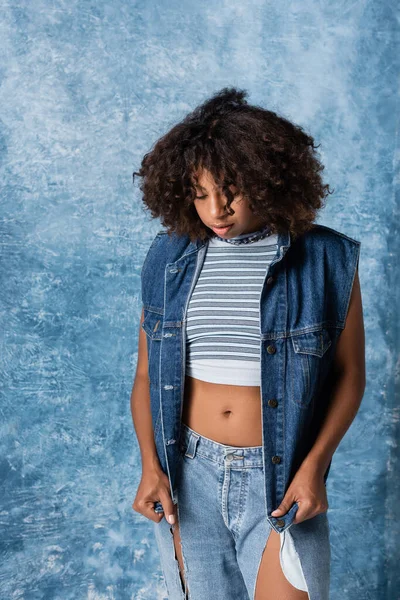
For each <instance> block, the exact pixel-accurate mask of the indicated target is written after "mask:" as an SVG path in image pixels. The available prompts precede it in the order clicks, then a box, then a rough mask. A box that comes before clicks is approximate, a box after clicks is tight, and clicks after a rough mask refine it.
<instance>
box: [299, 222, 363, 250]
mask: <svg viewBox="0 0 400 600" xmlns="http://www.w3.org/2000/svg"><path fill="white" fill-rule="evenodd" d="M302 238H303V240H304V242H306V243H307V242H309V241H310V242H314V241H315V242H326V243H329V242H331V243H339V244H340V243H346V242H348V244H349V245H352V246H360V245H361V242H360V241H359V240H356V239H355V238H352V237H350V236H349V235H346V234H345V233H342V232H341V231H338V230H337V229H333V228H332V227H328V226H327V225H321V224H319V223H315V224H314V226H313V228H312V229H310V231H308V232H307V233H305V234H304V235H303V236H301V237H300V239H302Z"/></svg>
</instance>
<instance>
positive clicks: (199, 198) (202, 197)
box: [195, 196, 207, 200]
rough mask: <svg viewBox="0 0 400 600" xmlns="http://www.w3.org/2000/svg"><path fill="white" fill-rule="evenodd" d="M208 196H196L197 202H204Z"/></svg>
mask: <svg viewBox="0 0 400 600" xmlns="http://www.w3.org/2000/svg"><path fill="white" fill-rule="evenodd" d="M204 198H207V196H196V198H195V200H204Z"/></svg>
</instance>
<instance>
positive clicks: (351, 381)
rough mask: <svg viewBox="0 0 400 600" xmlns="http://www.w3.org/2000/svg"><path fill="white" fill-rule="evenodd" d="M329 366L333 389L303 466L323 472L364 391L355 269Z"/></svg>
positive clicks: (363, 352) (361, 314) (361, 327)
mask: <svg viewBox="0 0 400 600" xmlns="http://www.w3.org/2000/svg"><path fill="white" fill-rule="evenodd" d="M333 369H334V370H335V372H336V373H337V376H336V377H335V381H336V384H335V390H334V393H333V394H332V397H331V401H330V404H329V408H328V411H327V415H326V418H325V420H324V423H323V426H322V427H321V431H320V433H319V435H318V437H317V439H316V441H315V443H314V445H313V447H312V449H311V450H310V452H309V454H308V455H307V457H306V459H305V460H304V461H303V463H302V466H303V465H305V466H306V465H310V466H311V467H312V468H314V469H317V470H318V471H320V473H321V474H324V472H325V470H326V469H327V467H328V464H329V461H330V460H331V458H332V456H333V454H334V452H335V450H336V448H337V447H338V445H339V443H340V441H341V439H342V438H343V436H344V434H345V433H346V431H347V430H348V428H349V427H350V425H351V423H352V421H353V419H354V417H355V416H356V414H357V412H358V409H359V407H360V404H361V400H362V397H363V395H364V390H365V380H366V377H365V337H364V322H363V311H362V300H361V290H360V282H359V278H358V271H356V274H355V278H354V285H353V290H352V294H351V298H350V305H349V310H348V313H347V319H346V325H345V328H344V329H343V331H342V333H341V334H340V336H339V340H338V343H337V346H336V353H335V358H334V364H333Z"/></svg>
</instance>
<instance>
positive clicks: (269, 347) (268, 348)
mask: <svg viewBox="0 0 400 600" xmlns="http://www.w3.org/2000/svg"><path fill="white" fill-rule="evenodd" d="M267 352H268V354H275V352H276V348H275V346H267Z"/></svg>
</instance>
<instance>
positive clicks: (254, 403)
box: [182, 375, 262, 446]
mask: <svg viewBox="0 0 400 600" xmlns="http://www.w3.org/2000/svg"><path fill="white" fill-rule="evenodd" d="M182 422H183V423H184V424H185V425H187V426H188V427H190V428H191V429H193V430H194V431H196V432H197V433H199V434H200V435H203V436H205V437H208V438H210V439H211V440H214V441H215V442H219V443H220V444H227V445H229V446H261V445H262V429H261V398H260V386H246V385H226V384H220V383H210V382H208V381H201V380H200V379H194V378H193V377H189V376H187V375H186V376H185V392H184V401H183V413H182Z"/></svg>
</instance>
